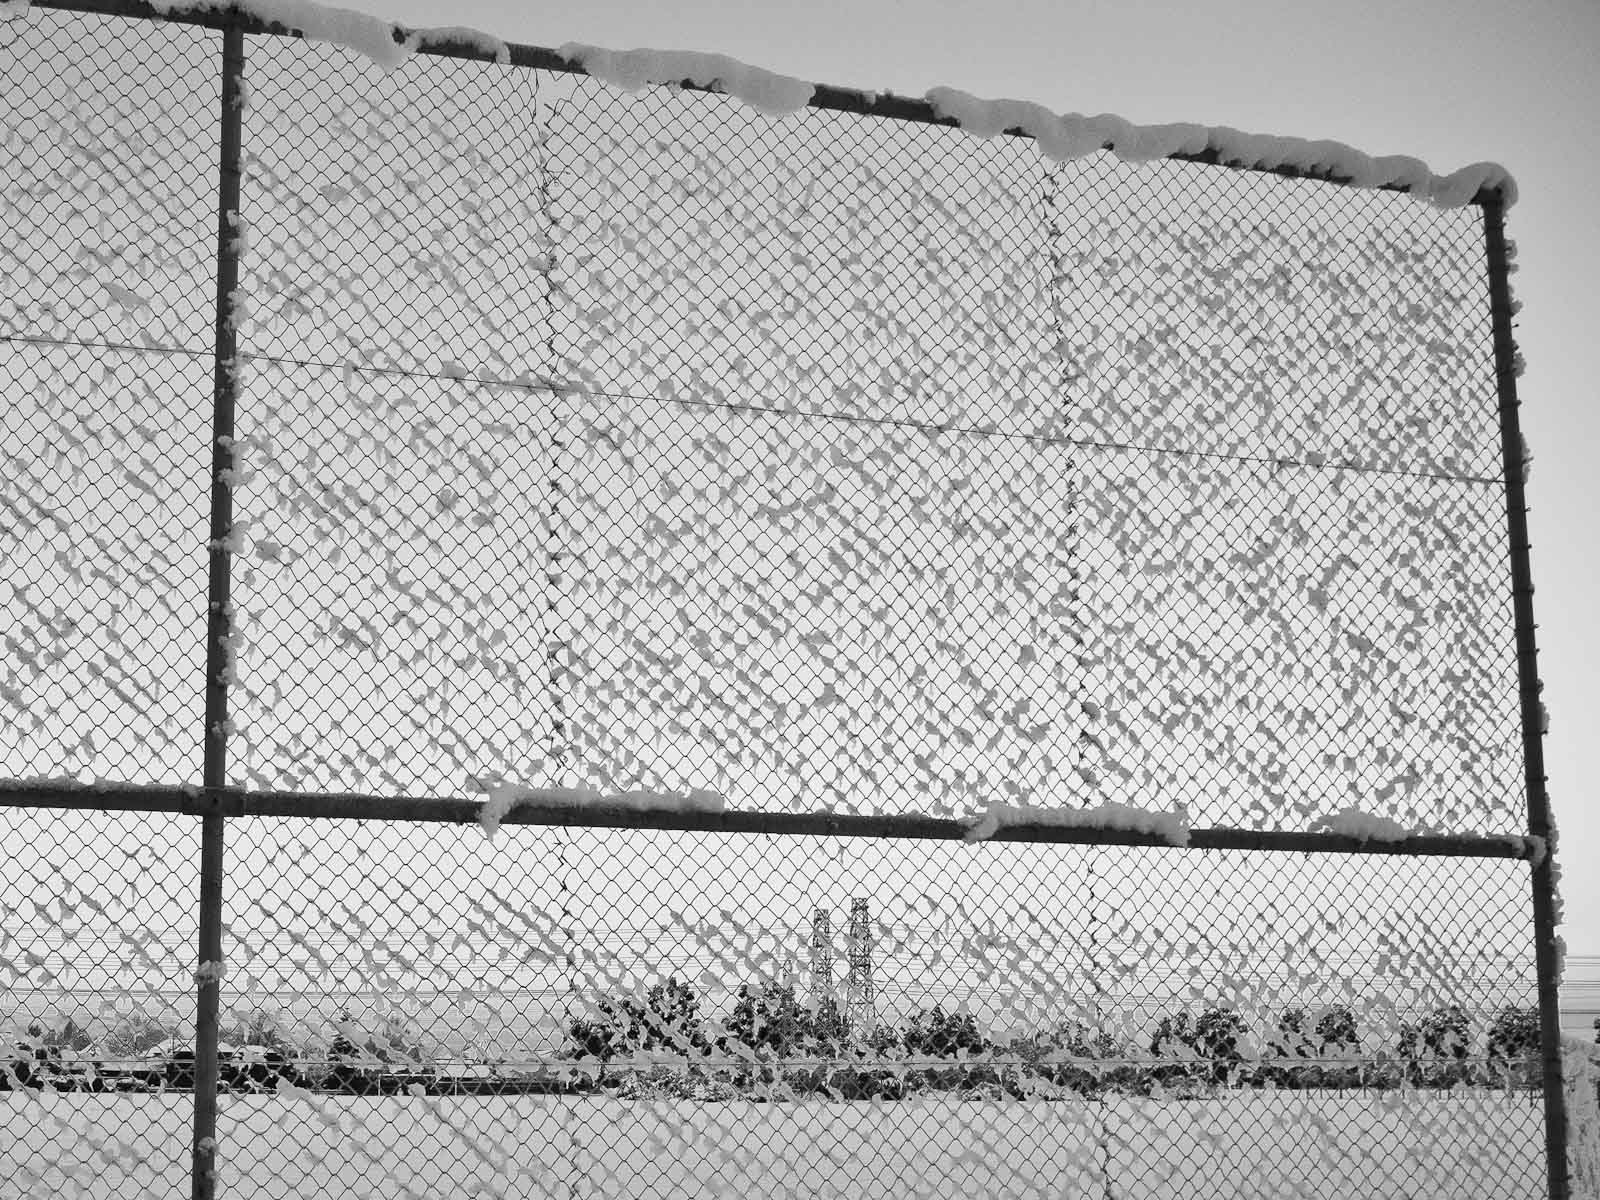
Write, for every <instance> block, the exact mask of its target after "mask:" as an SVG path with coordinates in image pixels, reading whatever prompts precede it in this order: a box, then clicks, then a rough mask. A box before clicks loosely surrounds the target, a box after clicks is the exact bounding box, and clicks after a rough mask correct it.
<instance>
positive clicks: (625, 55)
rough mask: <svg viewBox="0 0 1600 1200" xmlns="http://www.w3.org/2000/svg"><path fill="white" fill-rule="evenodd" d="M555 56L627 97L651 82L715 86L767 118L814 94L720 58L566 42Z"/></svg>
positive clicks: (791, 82)
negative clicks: (557, 55)
mask: <svg viewBox="0 0 1600 1200" xmlns="http://www.w3.org/2000/svg"><path fill="white" fill-rule="evenodd" d="M557 53H559V54H560V55H561V56H562V57H563V58H570V59H572V60H574V61H575V62H579V63H582V64H583V69H584V70H585V71H587V72H588V73H589V75H590V76H592V77H593V78H595V79H598V80H600V81H601V82H602V83H608V84H610V85H611V86H612V87H615V88H621V89H622V90H623V91H626V92H634V91H638V90H639V89H640V88H642V87H645V86H646V85H647V84H652V83H681V82H683V81H684V80H688V81H689V82H690V83H693V84H695V85H696V86H698V87H706V88H709V87H714V88H717V89H718V90H720V91H722V92H725V93H727V94H728V95H730V96H733V97H735V98H736V99H739V100H742V101H744V102H745V103H746V104H748V105H750V106H751V107H752V108H754V109H757V110H758V111H760V112H764V113H767V114H768V115H770V116H786V115H788V114H789V113H792V112H797V111H798V110H800V109H802V108H804V107H805V106H806V105H807V104H809V103H810V102H811V97H812V96H813V95H814V94H815V93H816V89H815V88H814V87H812V86H811V84H809V83H806V82H805V81H804V80H801V79H793V78H791V77H789V76H787V75H775V74H773V73H772V72H771V71H764V70H762V69H761V68H760V67H752V66H750V65H749V64H747V63H742V62H739V61H738V60H737V59H733V58H729V57H728V56H727V55H724V54H703V53H699V52H697V51H691V50H644V49H640V50H607V49H605V48H604V47H601V46H588V45H584V44H583V43H581V42H568V43H567V44H566V45H564V46H562V47H561V48H560V49H559V50H558V51H557Z"/></svg>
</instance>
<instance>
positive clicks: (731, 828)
mask: <svg viewBox="0 0 1600 1200" xmlns="http://www.w3.org/2000/svg"><path fill="white" fill-rule="evenodd" d="M0 806H3V807H10V808H53V809H72V808H75V809H100V810H105V811H116V812H169V813H185V814H189V815H192V816H229V817H305V818H322V819H333V820H367V821H435V822H445V823H452V824H458V825H464V824H469V823H472V822H475V821H477V820H478V816H479V813H480V812H481V810H482V807H483V805H482V802H481V801H478V800H468V799H460V798H452V797H443V796H374V795H363V794H359V793H344V792H282V791H261V792H256V791H247V790H245V789H243V788H217V789H214V790H213V791H211V792H208V791H207V790H206V789H204V788H200V787H197V786H180V785H171V784H137V783H77V782H74V781H66V780H63V781H56V780H48V781H40V780H32V781H11V780H7V781H0ZM500 823H501V824H505V825H561V826H567V827H572V828H589V829H660V830H679V831H684V832H700V833H753V834H786V835H791V836H809V837H870V838H907V839H920V840H924V841H961V840H963V839H964V838H965V837H966V836H967V832H968V825H967V823H966V822H965V821H958V820H954V819H952V818H948V817H928V816H918V815H899V814H855V813H832V812H762V811H759V810H754V811H752V810H744V811H740V810H727V811H721V812H708V811H679V810H670V809H635V808H623V807H613V806H606V805H603V804H585V805H582V806H580V805H577V804H573V803H560V802H558V801H554V800H552V801H549V802H541V803H530V802H519V803H518V804H517V805H516V807H514V808H512V809H511V811H510V812H508V813H506V814H505V816H504V817H502V818H501V822H500ZM988 840H990V841H996V842H1041V843H1059V844H1068V845H1100V846H1168V847H1170V843H1169V842H1168V841H1167V840H1166V839H1165V838H1164V837H1163V836H1162V835H1161V834H1158V833H1144V832H1140V831H1137V830H1130V829H1104V828H1091V827H1065V826H1060V825H1024V824H1017V825H1005V826H1003V827H1002V828H1000V829H999V830H998V831H996V833H995V834H994V836H993V837H992V838H989V839H988ZM1188 849H1191V850H1277V851H1301V852H1305V853H1321V854H1402V855H1433V856H1457V857H1463V858H1516V859H1532V860H1537V859H1538V858H1540V857H1541V856H1542V851H1543V847H1542V846H1540V845H1539V842H1538V840H1537V839H1535V838H1528V837H1521V836H1518V835H1515V834H1501V835H1494V834H1417V835H1414V836H1412V837H1407V838H1400V839H1397V840H1394V841H1384V840H1378V839H1372V838H1360V837H1354V836H1352V835H1349V834H1340V833H1314V832H1310V831H1290V830H1274V829H1235V828H1228V827H1216V828H1208V829H1191V830H1190V831H1189V844H1188Z"/></svg>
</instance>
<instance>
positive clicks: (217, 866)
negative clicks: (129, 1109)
mask: <svg viewBox="0 0 1600 1200" xmlns="http://www.w3.org/2000/svg"><path fill="white" fill-rule="evenodd" d="M243 77H244V34H243V32H241V30H240V28H239V27H238V26H237V25H230V26H228V27H227V28H225V29H224V30H223V32H222V109H221V126H220V129H221V136H220V138H219V155H218V157H219V164H218V173H217V305H216V326H215V335H216V340H215V347H216V350H215V358H214V362H213V368H212V418H211V421H212V429H211V531H210V541H209V546H208V556H209V576H208V580H207V592H206V608H207V612H206V688H205V734H204V765H203V768H202V782H203V785H204V795H205V799H206V801H207V811H206V812H205V815H204V816H202V818H201V833H200V929H199V935H200V936H199V960H200V966H199V969H198V970H197V971H196V972H195V982H196V985H197V989H198V997H197V1002H196V1010H195V1035H194V1041H195V1045H194V1159H193V1174H192V1177H191V1186H192V1191H191V1194H192V1196H193V1200H212V1197H214V1196H215V1195H216V1187H217V1178H216V1156H217V1075H218V1064H217V1040H218V1035H217V1021H218V1008H219V1000H220V992H221V985H222V962H223V957H222V869H223V859H222V850H223V834H224V822H225V820H226V818H225V817H224V816H223V815H222V810H223V806H224V803H225V796H224V790H225V789H226V787H227V784H228V770H227V748H228V740H227V739H228V682H229V680H230V679H231V677H232V672H233V664H232V661H231V653H230V648H229V644H228V635H229V631H230V629H231V626H232V621H231V618H230V611H229V603H230V591H231V565H232V550H231V548H230V543H229V534H230V532H231V531H232V528H233V488H232V484H231V480H232V468H233V462H234V457H233V424H234V409H235V405H236V402H237V399H238V375H237V366H238V357H237V356H238V336H237V332H236V330H235V327H234V319H235V314H234V292H235V290H236V289H237V287H238V285H239V242H240V237H239V235H240V228H239V157H240V143H241V140H242V134H241V131H242V128H243V124H244V92H243Z"/></svg>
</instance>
